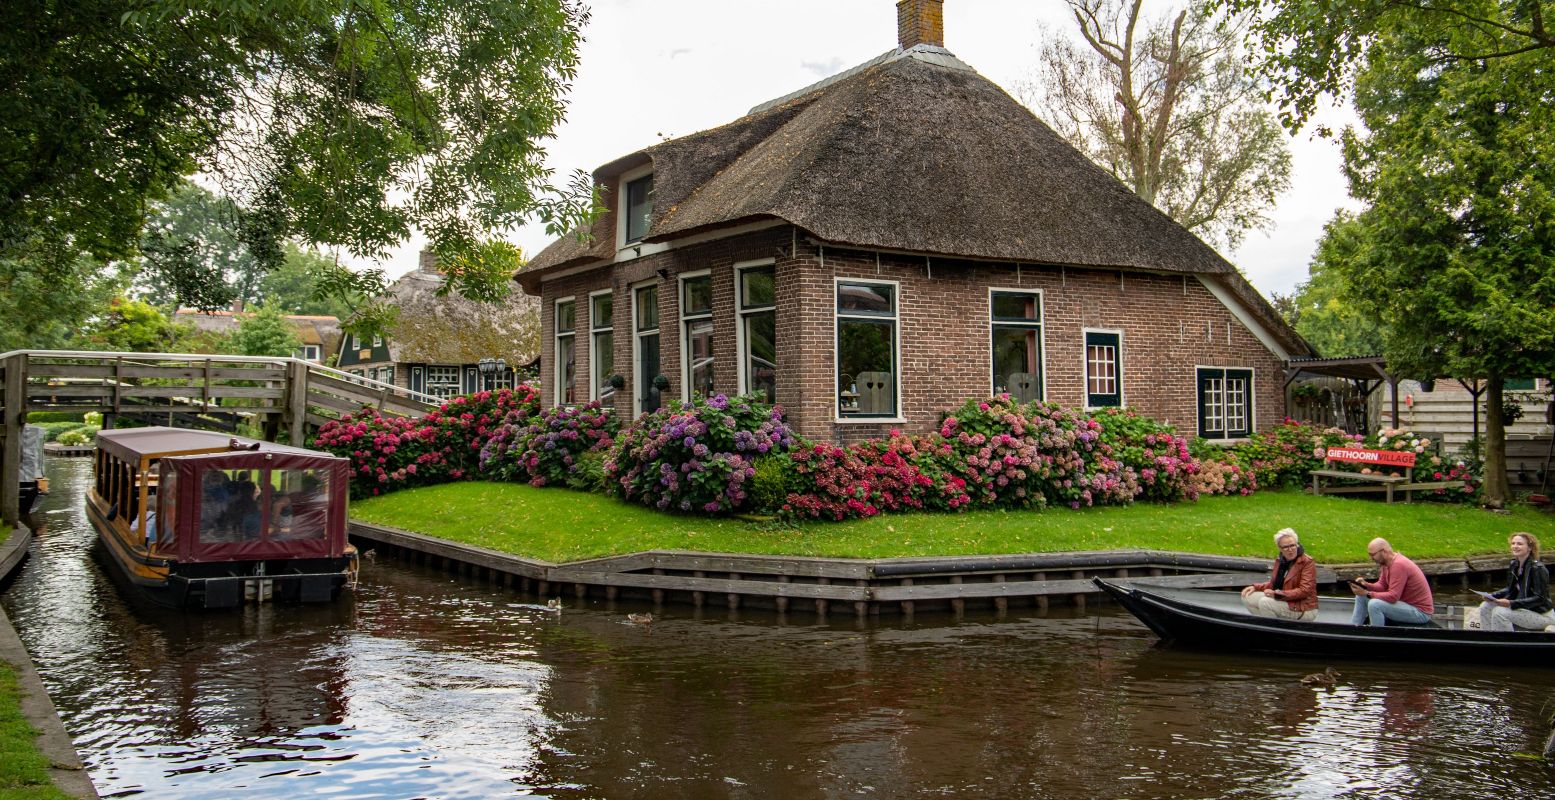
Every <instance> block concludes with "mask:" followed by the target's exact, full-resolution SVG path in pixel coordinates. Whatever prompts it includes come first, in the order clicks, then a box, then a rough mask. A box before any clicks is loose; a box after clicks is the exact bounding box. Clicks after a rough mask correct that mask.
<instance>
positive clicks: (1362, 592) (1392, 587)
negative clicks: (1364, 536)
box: [1350, 539, 1436, 628]
mask: <svg viewBox="0 0 1555 800" xmlns="http://www.w3.org/2000/svg"><path fill="white" fill-rule="evenodd" d="M1366 554H1367V555H1369V556H1371V560H1372V561H1374V562H1376V564H1377V566H1379V567H1381V568H1382V570H1381V572H1380V573H1378V575H1377V580H1376V582H1370V581H1364V580H1361V579H1360V578H1356V579H1354V580H1352V581H1350V591H1352V592H1354V593H1355V613H1354V614H1352V615H1351V616H1350V623H1351V624H1352V625H1362V624H1365V622H1366V621H1367V620H1368V619H1370V620H1371V624H1372V627H1374V628H1375V627H1381V626H1383V625H1386V624H1388V621H1389V620H1392V621H1393V622H1402V623H1405V624H1408V625H1423V624H1425V623H1427V622H1430V621H1431V612H1432V611H1435V610H1436V605H1435V604H1434V603H1432V602H1431V585H1430V584H1429V583H1426V580H1425V573H1424V572H1421V571H1420V567H1418V566H1416V565H1415V562H1413V561H1410V560H1409V559H1407V558H1405V557H1403V556H1401V555H1399V554H1398V553H1395V552H1393V546H1392V545H1390V544H1388V540H1387V539H1372V540H1371V544H1369V545H1367V546H1366Z"/></svg>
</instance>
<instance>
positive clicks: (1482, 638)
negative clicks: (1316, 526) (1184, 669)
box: [1092, 578, 1555, 666]
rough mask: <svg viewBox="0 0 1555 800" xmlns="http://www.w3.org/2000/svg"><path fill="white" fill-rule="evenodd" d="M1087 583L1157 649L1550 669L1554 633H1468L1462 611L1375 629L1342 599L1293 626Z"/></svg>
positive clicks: (1192, 595)
mask: <svg viewBox="0 0 1555 800" xmlns="http://www.w3.org/2000/svg"><path fill="white" fill-rule="evenodd" d="M1092 581H1093V582H1094V583H1095V584H1096V586H1097V587H1098V588H1100V589H1101V590H1103V591H1105V592H1106V593H1107V594H1109V595H1111V596H1112V597H1113V598H1114V599H1116V600H1117V601H1118V602H1119V603H1120V604H1122V606H1123V607H1124V608H1125V609H1127V610H1128V612H1129V613H1131V614H1133V615H1134V616H1135V617H1138V618H1139V621H1140V622H1143V623H1145V625H1146V626H1148V627H1149V628H1150V630H1152V631H1155V634H1156V635H1157V636H1159V637H1161V641H1162V642H1163V643H1169V644H1173V643H1174V644H1182V645H1187V646H1192V647H1204V648H1210V649H1215V650H1232V651H1237V652H1265V653H1280V654H1283V655H1294V656H1323V657H1327V658H1333V657H1349V658H1365V659H1378V660H1386V661H1408V662H1424V661H1458V662H1471V663H1481V664H1492V663H1495V664H1523V665H1530V666H1545V665H1549V664H1555V633H1545V632H1543V631H1507V632H1502V631H1486V630H1480V629H1478V628H1469V627H1466V626H1465V624H1464V616H1465V615H1464V614H1463V611H1464V609H1463V607H1461V606H1459V607H1445V608H1444V607H1442V606H1438V613H1437V615H1436V616H1435V617H1434V618H1433V619H1432V621H1431V623H1430V624H1428V625H1397V624H1394V625H1385V626H1383V627H1380V628H1373V627H1370V626H1364V625H1360V626H1358V625H1352V624H1350V614H1351V613H1352V611H1353V609H1354V607H1355V603H1354V601H1353V600H1350V599H1347V598H1342V597H1325V598H1322V599H1321V600H1320V601H1319V605H1318V617H1317V619H1316V620H1314V621H1298V620H1285V619H1272V618H1270V617H1258V616H1254V615H1252V614H1249V613H1248V612H1247V609H1246V607H1244V606H1243V605H1242V598H1241V596H1240V594H1239V593H1237V592H1226V591H1211V590H1206V589H1178V588H1166V587H1156V586H1145V585H1140V584H1132V585H1128V586H1123V585H1120V584H1116V583H1112V582H1110V581H1105V580H1102V579H1101V578H1093V579H1092Z"/></svg>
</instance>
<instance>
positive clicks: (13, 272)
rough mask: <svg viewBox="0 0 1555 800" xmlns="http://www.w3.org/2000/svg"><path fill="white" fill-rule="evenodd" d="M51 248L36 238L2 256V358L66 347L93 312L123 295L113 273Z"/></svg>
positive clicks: (91, 261)
mask: <svg viewBox="0 0 1555 800" xmlns="http://www.w3.org/2000/svg"><path fill="white" fill-rule="evenodd" d="M55 248H57V243H50V242H44V241H42V240H40V239H38V238H36V237H34V238H32V239H31V240H29V241H28V242H26V243H25V244H23V245H20V246H14V247H11V248H7V249H6V250H5V251H4V252H3V253H0V352H4V351H7V350H21V349H38V350H42V349H58V348H62V347H65V346H67V345H68V344H69V343H70V340H71V338H72V337H73V336H75V335H76V332H77V331H79V330H80V329H81V327H82V325H83V324H84V323H85V322H86V320H87V318H88V317H90V316H91V315H92V314H93V312H94V311H96V310H98V309H100V308H102V307H104V306H106V305H107V303H108V301H109V300H110V299H112V298H113V297H116V296H118V295H119V294H120V293H121V292H123V291H124V286H123V281H122V280H121V279H120V277H119V275H118V273H117V272H116V271H115V270H112V269H109V268H108V267H107V266H106V265H104V264H102V263H101V262H98V261H96V260H94V259H92V258H91V257H89V256H86V255H83V254H80V253H75V252H72V251H69V250H66V251H65V252H58V251H57V250H55ZM51 250H53V251H52V252H51Z"/></svg>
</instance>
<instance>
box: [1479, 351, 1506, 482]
mask: <svg viewBox="0 0 1555 800" xmlns="http://www.w3.org/2000/svg"><path fill="white" fill-rule="evenodd" d="M1485 383H1486V386H1485V449H1484V456H1485V485H1484V493H1485V505H1486V506H1488V507H1490V508H1501V507H1503V506H1505V505H1506V498H1507V481H1506V422H1505V420H1504V419H1502V412H1501V402H1502V399H1503V398H1504V397H1505V392H1504V391H1502V390H1503V388H1504V387H1505V385H1506V380H1505V379H1504V378H1502V377H1501V375H1500V373H1496V372H1492V373H1491V374H1490V378H1489V380H1487V381H1486V382H1485Z"/></svg>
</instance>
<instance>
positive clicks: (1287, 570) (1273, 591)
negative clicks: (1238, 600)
mask: <svg viewBox="0 0 1555 800" xmlns="http://www.w3.org/2000/svg"><path fill="white" fill-rule="evenodd" d="M1274 546H1275V547H1277V548H1279V558H1278V559H1276V560H1275V562H1274V567H1273V572H1272V574H1271V575H1270V576H1269V580H1267V581H1264V582H1263V583H1255V584H1253V585H1252V586H1248V587H1245V588H1243V589H1242V604H1243V605H1245V606H1247V612H1248V613H1249V614H1252V615H1254V616H1259V617H1275V618H1277V619H1301V620H1314V619H1317V564H1315V563H1313V562H1312V557H1311V556H1309V555H1307V553H1306V551H1305V550H1303V549H1302V547H1301V540H1300V539H1298V538H1297V537H1296V531H1294V530H1292V529H1291V528H1284V529H1282V530H1281V531H1280V532H1279V533H1276V534H1274Z"/></svg>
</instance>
